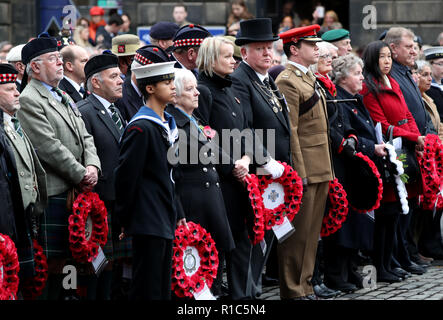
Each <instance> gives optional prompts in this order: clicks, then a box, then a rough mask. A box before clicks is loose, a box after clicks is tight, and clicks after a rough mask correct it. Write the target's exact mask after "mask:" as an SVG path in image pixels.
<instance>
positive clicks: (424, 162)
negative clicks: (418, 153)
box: [419, 134, 443, 210]
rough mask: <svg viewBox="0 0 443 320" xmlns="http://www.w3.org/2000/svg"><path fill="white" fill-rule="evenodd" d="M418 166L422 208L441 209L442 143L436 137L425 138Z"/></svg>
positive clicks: (432, 135)
mask: <svg viewBox="0 0 443 320" xmlns="http://www.w3.org/2000/svg"><path fill="white" fill-rule="evenodd" d="M419 164H420V170H421V173H422V177H423V196H422V197H421V206H422V208H423V209H425V210H434V208H437V209H442V208H443V197H442V194H441V189H442V184H443V143H442V142H441V141H440V138H439V137H438V136H437V135H435V134H428V135H427V136H426V138H425V146H424V151H423V157H421V158H419Z"/></svg>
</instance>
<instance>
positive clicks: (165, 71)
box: [131, 61, 175, 83]
mask: <svg viewBox="0 0 443 320" xmlns="http://www.w3.org/2000/svg"><path fill="white" fill-rule="evenodd" d="M174 64H175V61H170V62H158V63H152V64H147V65H145V66H141V67H137V68H132V69H131V71H132V72H133V73H134V74H135V78H136V79H137V80H140V79H142V80H143V81H144V82H148V83H155V82H160V81H165V80H172V79H174V76H175V70H174Z"/></svg>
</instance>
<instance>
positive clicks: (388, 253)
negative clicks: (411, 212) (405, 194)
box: [373, 202, 401, 274]
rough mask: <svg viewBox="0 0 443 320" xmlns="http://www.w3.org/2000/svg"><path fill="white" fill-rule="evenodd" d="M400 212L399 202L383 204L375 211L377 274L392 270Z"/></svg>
mask: <svg viewBox="0 0 443 320" xmlns="http://www.w3.org/2000/svg"><path fill="white" fill-rule="evenodd" d="M400 211H401V207H400V203H399V202H388V203H382V204H381V205H380V207H379V208H378V209H377V210H375V224H374V250H373V261H374V265H375V267H376V269H377V274H380V273H383V272H389V271H390V270H391V260H392V255H393V250H394V244H395V242H396V233H395V231H396V229H397V224H398V219H399V216H400Z"/></svg>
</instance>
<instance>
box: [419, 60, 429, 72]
mask: <svg viewBox="0 0 443 320" xmlns="http://www.w3.org/2000/svg"><path fill="white" fill-rule="evenodd" d="M415 63H416V64H417V72H418V73H421V71H422V70H423V68H424V67H429V68H430V69H432V67H431V64H430V63H429V62H428V61H425V60H417V61H415Z"/></svg>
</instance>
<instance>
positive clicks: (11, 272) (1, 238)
mask: <svg viewBox="0 0 443 320" xmlns="http://www.w3.org/2000/svg"><path fill="white" fill-rule="evenodd" d="M19 271H20V265H19V262H18V255H17V249H16V247H15V244H14V242H13V241H12V240H11V238H9V237H8V236H7V235H3V234H0V300H16V299H17V290H18V283H19V279H18V272H19Z"/></svg>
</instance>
